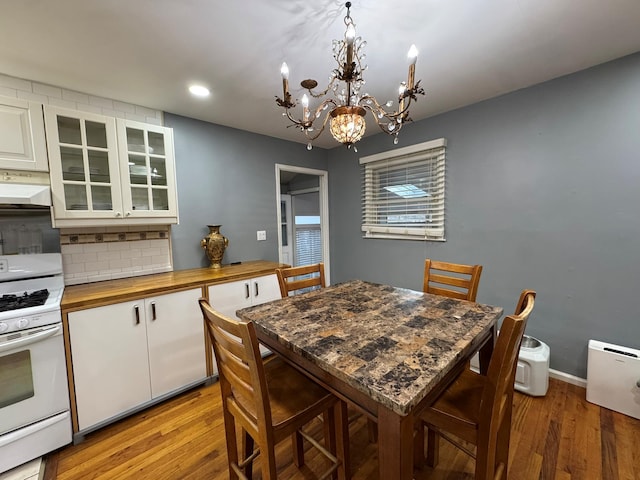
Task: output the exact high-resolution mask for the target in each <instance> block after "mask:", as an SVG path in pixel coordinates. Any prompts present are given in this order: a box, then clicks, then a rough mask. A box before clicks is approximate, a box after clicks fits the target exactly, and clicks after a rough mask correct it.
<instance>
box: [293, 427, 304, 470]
mask: <svg viewBox="0 0 640 480" xmlns="http://www.w3.org/2000/svg"><path fill="white" fill-rule="evenodd" d="M291 449H292V450H293V463H294V464H295V466H296V467H298V468H300V467H302V466H303V465H304V444H303V443H302V435H300V432H298V431H296V432H295V433H293V434H292V435H291Z"/></svg>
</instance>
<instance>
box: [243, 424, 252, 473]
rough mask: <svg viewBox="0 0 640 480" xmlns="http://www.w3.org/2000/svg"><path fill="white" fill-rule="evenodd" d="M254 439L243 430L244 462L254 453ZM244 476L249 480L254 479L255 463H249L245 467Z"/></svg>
mask: <svg viewBox="0 0 640 480" xmlns="http://www.w3.org/2000/svg"><path fill="white" fill-rule="evenodd" d="M253 447H254V445H253V437H252V436H251V435H249V433H248V432H247V431H245V430H244V429H243V435H242V460H243V461H244V460H245V459H247V458H249V457H250V456H251V454H252V453H253ZM244 474H245V476H246V477H247V478H253V462H249V463H247V465H246V466H245V467H244Z"/></svg>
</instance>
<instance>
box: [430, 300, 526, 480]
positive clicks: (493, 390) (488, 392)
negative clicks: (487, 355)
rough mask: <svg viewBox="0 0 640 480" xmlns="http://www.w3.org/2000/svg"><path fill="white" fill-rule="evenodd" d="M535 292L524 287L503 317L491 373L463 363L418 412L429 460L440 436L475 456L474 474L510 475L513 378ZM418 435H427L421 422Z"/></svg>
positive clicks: (480, 477)
mask: <svg viewBox="0 0 640 480" xmlns="http://www.w3.org/2000/svg"><path fill="white" fill-rule="evenodd" d="M535 297H536V292H534V291H533V290H523V291H522V293H521V294H520V298H519V300H518V304H517V306H516V310H515V313H514V314H513V315H510V316H507V317H506V318H505V319H504V320H503V322H502V326H501V328H500V334H499V335H498V341H497V342H496V345H495V347H494V350H493V353H492V355H491V360H490V362H489V370H488V372H487V375H486V376H484V375H480V374H477V373H475V372H473V371H471V370H469V369H464V370H463V371H462V373H461V374H460V376H458V378H457V379H456V380H455V381H454V382H453V383H452V384H451V385H450V386H449V387H447V389H446V390H445V391H444V392H443V393H442V394H441V395H440V396H439V397H438V398H437V400H436V401H435V402H434V403H433V404H432V405H431V406H429V407H427V408H426V409H425V410H423V411H422V412H420V413H419V414H418V418H419V420H420V421H421V422H423V426H426V427H427V429H428V438H427V464H428V465H430V466H435V465H436V464H437V461H438V441H439V437H442V438H444V439H445V440H447V441H449V442H450V443H452V444H453V445H455V446H456V447H458V448H459V449H460V450H462V451H463V452H465V453H467V454H469V455H470V456H472V457H473V458H475V460H476V466H475V479H476V480H489V479H491V480H495V479H505V478H507V465H508V461H509V437H510V432H511V412H512V407H513V384H514V380H515V374H516V365H517V362H518V353H519V351H520V344H521V342H522V336H523V334H524V330H525V327H526V325H527V319H528V318H529V314H530V313H531V310H532V309H533V305H534V303H535ZM418 435H424V431H423V427H422V426H421V427H420V429H419V432H418ZM452 436H453V437H452ZM460 440H462V442H466V443H467V445H469V444H471V445H472V446H475V449H473V448H468V446H467V445H465V444H463V443H462V442H460ZM418 443H422V442H418ZM474 450H475V451H474ZM421 454H422V455H423V454H424V452H421Z"/></svg>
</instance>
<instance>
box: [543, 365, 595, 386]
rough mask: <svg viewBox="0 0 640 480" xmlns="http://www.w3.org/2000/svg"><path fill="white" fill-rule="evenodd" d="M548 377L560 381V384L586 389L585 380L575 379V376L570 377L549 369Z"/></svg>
mask: <svg viewBox="0 0 640 480" xmlns="http://www.w3.org/2000/svg"><path fill="white" fill-rule="evenodd" d="M549 377H550V378H555V379H556V380H560V381H562V382H566V383H570V384H572V385H577V386H578V387H582V388H587V379H586V378H580V377H576V376H575V375H570V374H568V373H564V372H561V371H559V370H554V369H553V368H550V369H549Z"/></svg>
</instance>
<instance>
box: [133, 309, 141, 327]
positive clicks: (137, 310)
mask: <svg viewBox="0 0 640 480" xmlns="http://www.w3.org/2000/svg"><path fill="white" fill-rule="evenodd" d="M133 310H134V311H135V312H136V325H140V307H138V305H134V307H133Z"/></svg>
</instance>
